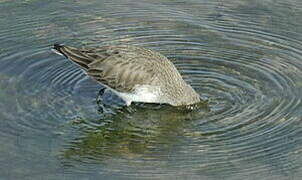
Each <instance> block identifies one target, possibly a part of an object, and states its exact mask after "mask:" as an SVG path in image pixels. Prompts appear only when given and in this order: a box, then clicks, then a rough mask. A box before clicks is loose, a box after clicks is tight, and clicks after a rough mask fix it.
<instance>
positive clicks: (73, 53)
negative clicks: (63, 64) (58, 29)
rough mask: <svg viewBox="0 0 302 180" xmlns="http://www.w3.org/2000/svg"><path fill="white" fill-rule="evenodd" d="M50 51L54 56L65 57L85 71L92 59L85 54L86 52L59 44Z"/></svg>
mask: <svg viewBox="0 0 302 180" xmlns="http://www.w3.org/2000/svg"><path fill="white" fill-rule="evenodd" d="M52 50H53V51H54V52H55V53H56V54H59V55H62V56H64V57H66V58H67V59H69V60H71V61H72V62H74V63H75V64H77V65H79V66H80V67H81V68H83V69H85V70H87V69H88V64H90V63H91V62H92V61H93V59H92V58H91V57H90V56H89V55H88V54H87V52H88V50H84V49H77V48H73V47H70V46H64V45H60V44H54V45H53V49H52Z"/></svg>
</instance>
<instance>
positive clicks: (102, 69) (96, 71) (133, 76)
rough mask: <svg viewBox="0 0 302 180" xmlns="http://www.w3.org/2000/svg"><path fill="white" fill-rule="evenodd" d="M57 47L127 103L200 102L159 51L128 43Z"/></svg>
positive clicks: (55, 47)
mask: <svg viewBox="0 0 302 180" xmlns="http://www.w3.org/2000/svg"><path fill="white" fill-rule="evenodd" d="M54 49H55V50H56V51H57V52H58V53H60V54H62V55H64V56H65V57H67V58H68V59H69V60H71V61H73V62H74V63H76V64H77V65H79V66H80V67H81V68H82V69H83V70H84V71H86V72H87V74H88V75H89V76H90V77H92V78H93V79H95V80H96V81H98V82H100V83H101V84H103V85H105V86H107V87H109V88H111V89H112V90H113V91H114V92H115V93H117V94H118V95H119V96H120V97H121V98H123V99H124V100H125V101H126V103H127V105H130V104H131V102H133V101H140V102H149V103H167V104H170V105H173V106H180V105H191V104H195V103H197V102H199V101H200V98H199V95H198V94H197V93H196V92H195V91H194V89H193V88H192V87H191V86H190V85H188V84H187V83H186V82H185V81H184V80H183V78H182V77H181V75H180V74H179V72H178V71H177V69H176V68H175V66H174V65H173V64H172V62H170V61H169V60H168V59H167V58H166V57H165V56H163V55H162V54H160V53H158V52H155V51H151V50H149V49H146V48H142V47H136V46H128V45H121V46H103V47H99V48H73V47H69V46H63V45H58V44H55V45H54Z"/></svg>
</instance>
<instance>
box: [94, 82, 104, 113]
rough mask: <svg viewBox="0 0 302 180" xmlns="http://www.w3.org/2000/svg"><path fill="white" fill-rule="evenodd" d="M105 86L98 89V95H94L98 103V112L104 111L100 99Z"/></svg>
mask: <svg viewBox="0 0 302 180" xmlns="http://www.w3.org/2000/svg"><path fill="white" fill-rule="evenodd" d="M105 90H106V88H105V87H103V88H102V89H100V90H99V92H98V95H97V97H96V104H97V105H98V110H99V111H100V112H104V106H103V104H102V100H103V95H104V93H105Z"/></svg>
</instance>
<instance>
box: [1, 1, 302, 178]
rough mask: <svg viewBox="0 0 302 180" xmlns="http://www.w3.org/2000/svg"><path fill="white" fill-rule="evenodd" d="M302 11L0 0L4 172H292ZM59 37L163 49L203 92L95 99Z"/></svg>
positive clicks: (295, 169) (300, 143) (280, 4)
mask: <svg viewBox="0 0 302 180" xmlns="http://www.w3.org/2000/svg"><path fill="white" fill-rule="evenodd" d="M301 16H302V3H301V1H299V0H283V1H281V0H278V1H273V0H265V1H256V0H255V1H252V0H227V1H216V0H214V1H213V0H211V1H207V0H202V1H197V0H189V1H174V0H173V1H172V0H170V1H168V0H156V1H154V0H152V1H151V0H143V1H130V0H126V1H122V2H120V1H115V0H110V1H109V0H108V1H95V0H92V1H89V2H84V1H38V0H27V1H16V0H12V1H7V0H0V17H1V18H0V42H1V43H0V144H1V148H0V162H1V168H0V177H1V178H0V179H101V178H104V179H105V178H106V179H133V178H139V179H140V178H142V179H153V178H158V179H175V178H178V179H230V180H231V179H248V180H249V179H300V178H301V177H302V173H301V170H302V168H301V167H302V158H301V157H302V156H301V154H302V151H301V147H302V129H301V126H302V125H301V122H302V121H301V114H302V106H301V105H302V103H301V99H302V96H301V95H302V91H301V90H302V72H301V70H302V56H301V55H302V43H301V40H302V36H301V34H302V19H301ZM56 42H59V43H65V44H68V45H73V46H76V47H80V46H101V45H118V44H131V45H140V46H143V47H147V48H151V49H153V50H157V51H159V52H161V53H163V54H164V55H166V56H167V57H168V58H169V59H170V60H171V61H172V62H173V63H174V64H175V65H176V66H177V68H178V69H179V70H180V72H181V73H182V75H183V76H184V78H185V79H186V81H188V83H190V84H191V85H192V86H193V87H194V88H195V89H196V90H197V92H198V93H199V94H200V95H201V97H202V98H204V99H207V100H208V105H207V106H204V107H201V108H200V109H197V110H195V111H190V112H188V111H180V110H179V109H175V108H172V107H170V106H160V105H146V104H134V105H132V106H131V107H129V108H124V107H123V104H122V102H121V101H119V100H118V99H117V98H116V97H114V96H113V97H112V96H111V95H110V94H109V95H107V96H106V97H104V100H103V104H101V105H98V104H97V102H96V98H97V94H98V91H99V90H100V88H101V86H100V85H98V84H96V83H95V82H94V81H93V80H91V79H89V78H87V77H86V75H85V74H84V73H83V72H82V71H81V70H80V69H79V68H78V67H76V66H75V65H73V64H72V63H70V62H69V61H68V60H66V59H65V58H64V57H61V56H58V55H56V54H53V53H52V52H51V51H50V46H51V44H53V43H56ZM101 106H104V107H101Z"/></svg>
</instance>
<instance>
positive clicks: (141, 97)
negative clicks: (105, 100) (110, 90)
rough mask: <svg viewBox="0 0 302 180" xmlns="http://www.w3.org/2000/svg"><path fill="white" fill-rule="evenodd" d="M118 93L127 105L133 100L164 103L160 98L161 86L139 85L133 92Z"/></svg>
mask: <svg viewBox="0 0 302 180" xmlns="http://www.w3.org/2000/svg"><path fill="white" fill-rule="evenodd" d="M117 95H118V96H120V97H121V98H122V99H123V100H124V101H125V102H126V104H127V106H129V105H130V104H131V102H146V103H163V102H161V99H160V98H159V96H160V88H159V87H155V86H150V85H141V86H137V87H135V90H134V92H133V93H120V92H117Z"/></svg>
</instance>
